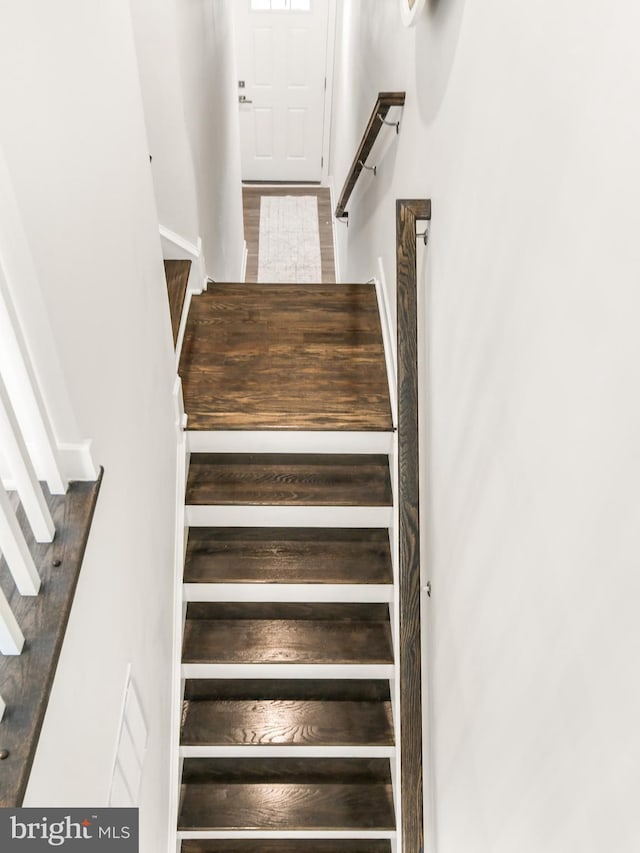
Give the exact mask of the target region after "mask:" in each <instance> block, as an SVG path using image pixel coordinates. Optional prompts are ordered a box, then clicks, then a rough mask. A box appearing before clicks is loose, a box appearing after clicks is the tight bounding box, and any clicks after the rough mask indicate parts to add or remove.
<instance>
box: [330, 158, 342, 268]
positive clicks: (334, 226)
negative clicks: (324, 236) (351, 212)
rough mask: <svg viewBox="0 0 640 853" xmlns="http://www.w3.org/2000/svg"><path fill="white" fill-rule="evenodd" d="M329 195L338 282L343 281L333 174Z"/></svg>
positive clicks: (334, 260) (334, 259) (334, 261)
mask: <svg viewBox="0 0 640 853" xmlns="http://www.w3.org/2000/svg"><path fill="white" fill-rule="evenodd" d="M329 197H330V199H331V230H332V232H333V263H334V268H335V272H336V282H340V281H342V278H341V276H340V252H339V251H338V231H337V220H336V218H335V216H334V215H333V214H334V211H335V209H336V192H335V185H334V183H333V175H331V176H330V177H329Z"/></svg>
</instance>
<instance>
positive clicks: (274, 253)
mask: <svg viewBox="0 0 640 853" xmlns="http://www.w3.org/2000/svg"><path fill="white" fill-rule="evenodd" d="M258 281H259V282H282V283H284V282H308V281H322V264H321V260H320V231H319V228H318V199H317V198H316V197H315V196H307V195H302V196H289V195H288V196H264V195H263V196H262V197H261V198H260V241H259V245H258Z"/></svg>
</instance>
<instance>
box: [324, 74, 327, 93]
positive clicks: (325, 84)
mask: <svg viewBox="0 0 640 853" xmlns="http://www.w3.org/2000/svg"><path fill="white" fill-rule="evenodd" d="M324 90H325V92H326V91H327V78H326V77H325V78H324Z"/></svg>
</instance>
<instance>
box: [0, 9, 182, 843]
mask: <svg viewBox="0 0 640 853" xmlns="http://www.w3.org/2000/svg"><path fill="white" fill-rule="evenodd" d="M0 117H1V118H0V121H1V125H0V136H1V140H2V146H3V148H4V152H5V155H6V160H7V163H8V165H9V168H10V170H11V174H12V179H13V184H14V188H15V194H16V198H17V200H18V204H19V206H20V210H21V213H22V218H23V224H24V229H25V233H26V236H27V240H28V242H29V245H30V247H31V250H32V252H33V256H34V259H35V263H36V267H37V272H38V277H39V280H40V283H41V287H42V297H43V300H44V304H45V305H46V309H47V312H48V316H49V323H50V328H51V330H52V333H53V337H54V339H55V342H56V345H57V349H58V356H59V360H60V364H61V366H62V370H63V372H64V375H65V378H66V381H67V387H68V391H69V397H70V400H71V404H72V406H73V409H74V414H75V419H76V421H77V424H78V429H79V433H80V435H81V436H87V437H91V438H93V440H94V446H93V451H94V457H95V460H96V461H97V462H98V463H99V464H101V465H104V467H105V475H104V481H103V486H102V490H101V494H100V497H99V501H98V506H97V510H96V515H95V520H94V523H93V527H92V530H91V536H90V540H89V545H88V549H87V553H86V557H85V560H84V566H83V569H82V573H81V576H80V581H79V585H78V589H77V594H76V599H75V603H74V607H73V611H72V614H71V619H70V623H69V627H68V632H67V635H66V639H65V642H64V646H63V649H62V656H61V659H60V664H59V668H58V673H57V676H56V680H55V684H54V688H53V692H52V695H51V700H50V704H49V708H48V711H47V715H46V719H45V723H44V728H43V730H42V736H41V740H40V745H39V747H38V752H37V755H36V760H35V764H34V767H33V771H32V775H31V779H30V782H29V787H28V790H27V796H26V800H25V805H30V806H34V805H48V806H58V805H59V806H76V805H77V806H80V805H106V803H107V797H108V791H109V785H110V774H111V769H112V761H113V757H114V750H115V746H116V738H117V735H118V723H119V716H120V709H121V700H122V693H123V690H124V686H125V676H126V671H127V665H128V663H129V662H130V663H131V664H132V672H133V678H134V680H135V681H136V684H137V687H138V690H139V694H140V697H141V701H142V705H143V707H144V711H145V713H146V716H147V723H148V727H149V735H150V741H149V750H148V754H147V758H146V763H145V767H144V774H143V780H142V791H141V799H140V805H141V824H142V838H143V843H142V845H141V850H142V851H144V853H157V851H158V850H162V849H165V845H166V818H165V816H166V813H167V808H168V803H167V801H168V794H169V791H168V778H169V755H168V744H169V720H170V695H169V694H170V661H171V628H172V604H171V594H172V575H173V547H174V546H173V538H174V535H173V533H174V494H175V477H176V472H175V460H176V452H175V448H176V441H175V432H174V419H175V418H174V411H173V398H172V387H173V380H174V376H175V371H174V367H173V350H172V339H171V330H170V323H169V313H168V303H167V294H166V285H165V281H164V275H163V269H162V257H161V251H160V241H159V235H158V220H157V212H156V208H155V203H154V196H153V186H152V180H151V173H150V167H149V161H148V146H147V140H146V132H145V126H144V119H143V112H142V100H141V95H140V90H139V85H138V78H137V69H136V60H135V50H134V43H133V33H132V26H131V20H130V15H129V9H128V5H127V4H126V3H122V2H121V3H102V2H99V0H65V2H64V3H63V4H54V5H52V4H51V3H49V2H47V0H24V2H21V3H19V4H11V9H9V8H8V7H7V6H6V4H5V5H4V6H3V7H2V11H1V13H0Z"/></svg>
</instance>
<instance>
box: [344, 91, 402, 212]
mask: <svg viewBox="0 0 640 853" xmlns="http://www.w3.org/2000/svg"><path fill="white" fill-rule="evenodd" d="M404 97H405V93H404V92H379V93H378V100H377V101H376V105H375V107H374V108H373V112H372V113H371V118H370V119H369V123H368V124H367V127H366V130H365V132H364V134H363V136H362V139H361V140H360V145H359V147H358V150H357V152H356V156H355V158H354V160H353V163H352V164H351V168H350V169H349V174H348V175H347V179H346V181H345V182H344V186H343V187H342V192H341V193H340V198H339V200H338V204H337V206H336V211H335V215H336V217H337V218H338V219H343V218H344V217H345V216H347V215H348V214H347V213H346V207H347V204H348V203H349V198H350V197H351V193H352V192H353V188H354V187H355V185H356V183H357V181H358V178H359V177H360V173H361V172H362V169H363V167H364V164H365V163H366V162H367V157H368V156H369V154H370V153H371V149H372V148H373V143H374V142H375V141H376V139H377V138H378V134H379V133H380V130H381V129H382V125H383V122H384V120H385V118H386V116H387V113H388V112H389V110H390V109H391V107H401V106H402V105H403V104H404Z"/></svg>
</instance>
